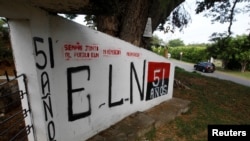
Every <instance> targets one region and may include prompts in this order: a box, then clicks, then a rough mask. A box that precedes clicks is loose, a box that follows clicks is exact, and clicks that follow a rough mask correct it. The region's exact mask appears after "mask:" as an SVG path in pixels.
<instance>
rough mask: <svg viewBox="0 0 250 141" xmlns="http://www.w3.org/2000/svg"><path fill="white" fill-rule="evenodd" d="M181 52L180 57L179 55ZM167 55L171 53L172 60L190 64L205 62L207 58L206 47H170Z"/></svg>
mask: <svg viewBox="0 0 250 141" xmlns="http://www.w3.org/2000/svg"><path fill="white" fill-rule="evenodd" d="M181 52H182V56H181V55H180V53H181ZM169 53H171V57H172V58H175V59H178V60H180V59H181V60H183V61H187V62H192V63H196V62H199V61H206V60H208V58H209V57H208V54H207V52H206V47H185V46H182V47H170V48H169Z"/></svg>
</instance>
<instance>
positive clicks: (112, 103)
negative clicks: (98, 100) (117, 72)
mask: <svg viewBox="0 0 250 141" xmlns="http://www.w3.org/2000/svg"><path fill="white" fill-rule="evenodd" d="M122 104H123V98H122V99H121V100H120V101H117V102H112V65H109V107H115V106H118V105H122Z"/></svg>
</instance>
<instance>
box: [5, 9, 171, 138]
mask: <svg viewBox="0 0 250 141" xmlns="http://www.w3.org/2000/svg"><path fill="white" fill-rule="evenodd" d="M6 6H8V5H6ZM0 8H1V7H0ZM18 8H19V9H23V12H21V13H18V14H19V15H15V13H11V14H8V12H7V14H5V15H3V16H10V17H9V24H10V29H11V30H10V31H11V39H12V46H13V49H14V56H15V62H16V68H17V71H18V73H25V74H26V75H27V77H28V89H29V93H30V99H31V109H32V112H33V118H34V129H35V135H36V136H35V139H34V140H38V141H44V140H58V141H69V140H74V141H82V140H85V139H87V138H89V137H91V136H93V135H95V134H96V133H98V132H100V131H102V130H104V129H106V128H108V127H110V126H111V125H113V124H115V123H117V122H118V121H120V120H121V119H123V118H125V117H126V116H128V115H130V114H132V113H134V112H136V111H144V110H147V109H149V108H151V107H153V106H155V105H158V104H160V103H161V102H163V101H166V100H169V99H171V98H172V93H173V79H174V66H173V64H172V63H171V62H169V60H167V59H166V58H164V57H161V56H158V55H156V54H154V53H152V52H150V51H147V50H144V49H142V48H139V47H135V46H133V45H131V44H129V43H127V42H124V41H122V40H119V39H116V38H113V37H111V36H108V35H106V34H103V33H101V32H98V31H94V30H91V29H89V28H87V27H84V26H82V25H79V24H77V23H74V22H71V21H69V20H66V19H63V18H61V17H58V16H52V15H49V14H47V13H46V12H44V11H42V10H39V9H36V8H34V7H29V6H27V5H24V6H22V5H20V7H18ZM0 13H1V11H0ZM27 13H28V15H27ZM22 14H24V15H23V16H20V15H22ZM13 15H14V16H13ZM0 16H1V15H0ZM17 16H19V18H17ZM22 17H26V18H22ZM27 17H28V19H27ZM30 140H32V139H31V138H30Z"/></svg>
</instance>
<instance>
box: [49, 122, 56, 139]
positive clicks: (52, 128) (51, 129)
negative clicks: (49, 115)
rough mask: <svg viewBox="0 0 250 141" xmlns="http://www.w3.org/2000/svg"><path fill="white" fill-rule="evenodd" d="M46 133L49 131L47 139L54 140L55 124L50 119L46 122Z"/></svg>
mask: <svg viewBox="0 0 250 141" xmlns="http://www.w3.org/2000/svg"><path fill="white" fill-rule="evenodd" d="M47 128H48V133H49V140H50V141H56V140H55V136H56V132H55V124H54V122H53V121H50V122H49V123H48V127H47Z"/></svg>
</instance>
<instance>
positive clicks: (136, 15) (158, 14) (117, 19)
mask: <svg viewBox="0 0 250 141" xmlns="http://www.w3.org/2000/svg"><path fill="white" fill-rule="evenodd" d="M183 1H184V0H175V1H173V0H127V1H123V0H119V4H117V5H119V7H118V9H117V10H115V13H114V14H110V15H96V18H97V21H96V23H97V30H99V31H101V32H104V33H107V34H109V35H111V36H114V37H118V38H120V39H122V40H125V41H127V42H130V43H132V44H134V45H136V46H140V47H143V48H147V46H148V45H149V43H150V42H149V41H150V38H146V37H143V33H144V30H145V26H146V23H147V19H148V17H151V19H152V29H153V30H155V29H156V28H157V27H158V25H159V24H160V23H161V22H162V21H164V20H165V19H166V18H167V17H168V16H169V15H170V13H171V11H173V9H174V8H176V7H177V6H178V5H179V4H181V3H182V2H183Z"/></svg>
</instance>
